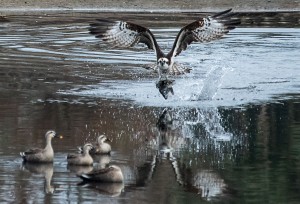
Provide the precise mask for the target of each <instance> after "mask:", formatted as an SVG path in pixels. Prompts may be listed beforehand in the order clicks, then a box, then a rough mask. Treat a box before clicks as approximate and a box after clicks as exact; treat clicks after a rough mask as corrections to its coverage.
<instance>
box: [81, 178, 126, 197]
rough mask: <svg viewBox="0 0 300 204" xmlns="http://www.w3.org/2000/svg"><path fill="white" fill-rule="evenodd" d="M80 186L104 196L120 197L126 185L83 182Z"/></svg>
mask: <svg viewBox="0 0 300 204" xmlns="http://www.w3.org/2000/svg"><path fill="white" fill-rule="evenodd" d="M78 185H79V186H82V187H85V188H89V189H91V190H94V191H96V192H98V193H100V194H102V195H107V196H111V197H117V196H120V195H121V193H122V192H123V190H124V183H99V182H85V181H83V182H81V183H79V184H78Z"/></svg>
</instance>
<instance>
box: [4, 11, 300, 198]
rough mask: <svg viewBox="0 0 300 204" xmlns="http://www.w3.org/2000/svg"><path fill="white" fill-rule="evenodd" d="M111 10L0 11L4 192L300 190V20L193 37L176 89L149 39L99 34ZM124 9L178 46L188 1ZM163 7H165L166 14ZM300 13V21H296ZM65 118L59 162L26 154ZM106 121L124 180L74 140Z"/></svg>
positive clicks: (234, 194) (86, 194) (233, 193)
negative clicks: (117, 44)
mask: <svg viewBox="0 0 300 204" xmlns="http://www.w3.org/2000/svg"><path fill="white" fill-rule="evenodd" d="M113 15H114V14H110V13H104V14H97V15H96V14H95V13H77V14H70V13H66V14H53V13H52V14H51V13H50V14H47V15H46V14H37V13H36V14H32V15H25V16H18V15H12V16H7V18H6V19H1V21H0V83H1V86H0V93H1V94H0V115H1V117H0V141H1V142H0V155H1V156H0V202H1V203H2V202H8V203H43V202H44V203H70V202H72V203H93V202H95V203H96V202H102V203H201V202H203V203H208V202H212V203H263V202H265V203H298V202H300V97H299V96H300V95H299V91H300V72H299V67H300V54H299V50H300V29H299V28H297V26H296V28H291V27H295V26H294V25H293V26H289V25H283V26H278V25H272V24H268V26H265V25H264V26H261V27H259V26H257V25H256V23H254V24H253V25H254V26H251V25H249V24H248V23H247V18H246V17H245V19H244V20H243V22H244V25H243V26H241V28H238V29H236V30H234V31H233V32H231V33H230V34H229V35H228V36H226V38H223V39H222V40H219V41H216V42H213V43H207V44H201V45H199V44H194V45H192V46H191V47H189V48H188V50H187V51H185V52H183V53H182V55H180V56H179V57H178V58H177V59H176V60H177V62H179V63H181V64H183V65H185V66H188V67H190V68H192V69H193V70H192V72H191V73H190V74H187V75H185V76H182V77H179V78H177V79H176V84H175V85H174V86H173V88H174V92H175V93H174V95H173V96H170V97H169V99H168V100H165V99H164V98H163V97H162V96H161V95H160V93H159V92H158V90H157V89H156V87H155V81H156V76H155V75H154V74H153V73H151V72H149V71H147V70H145V69H144V68H142V67H143V66H144V65H146V64H151V63H154V61H155V59H154V54H153V53H152V52H151V51H147V50H146V49H145V48H143V47H138V48H134V49H130V50H118V49H111V48H109V47H106V46H103V45H99V44H98V43H97V42H98V40H96V39H95V38H94V37H93V36H90V35H89V34H88V31H87V28H88V24H89V23H90V22H92V21H93V19H94V18H96V17H101V16H113ZM120 15H121V16H120V17H125V18H126V17H127V18H131V19H137V20H136V22H138V23H140V24H143V25H146V26H150V27H151V28H153V29H152V30H153V32H154V34H155V35H156V36H157V38H158V41H159V43H160V44H161V45H162V47H163V48H165V49H166V50H168V49H170V47H171V46H172V43H173V39H174V38H175V36H176V34H177V32H178V30H179V28H178V25H177V23H178V24H179V27H180V26H182V25H184V24H186V23H187V22H190V21H191V19H194V18H193V15H191V14H186V15H184V14H182V15H179V16H178V17H176V15H175V14H174V15H169V16H163V15H154V14H151V15H146V14H145V15H142V14H139V15H135V14H126V15H125V14H124V15H123V16H122V14H120ZM157 19H162V20H161V21H155V20H157ZM298 27H299V26H298ZM48 129H55V130H56V131H57V132H59V133H60V134H62V135H64V138H63V139H61V140H59V139H57V140H53V147H54V149H55V152H56V154H55V162H54V164H53V165H22V161H21V158H20V156H19V152H20V151H24V150H26V149H27V148H29V147H32V146H34V147H42V146H43V145H44V134H45V132H46V130H48ZM99 134H106V135H107V136H108V137H109V138H110V139H111V140H112V142H111V144H112V147H113V152H112V154H111V156H110V157H97V158H95V161H96V163H95V164H94V166H97V165H99V163H101V162H103V161H105V162H106V163H108V162H110V163H111V164H116V165H118V166H120V167H121V169H122V171H123V173H124V176H125V181H124V184H111V185H104V184H95V183H92V184H86V185H82V184H81V183H80V182H81V180H80V179H79V178H78V177H76V174H77V173H80V172H88V171H90V170H91V169H92V167H87V168H82V167H81V168H69V167H67V163H66V156H67V154H68V153H73V152H74V151H75V150H76V148H77V146H80V145H82V144H83V143H85V142H87V141H94V140H95V138H96V137H97V136H98V135H99Z"/></svg>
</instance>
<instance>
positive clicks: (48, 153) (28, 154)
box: [20, 130, 57, 163]
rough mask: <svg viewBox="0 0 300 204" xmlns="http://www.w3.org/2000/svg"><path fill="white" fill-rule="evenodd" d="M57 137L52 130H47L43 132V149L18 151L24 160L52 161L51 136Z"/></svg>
mask: <svg viewBox="0 0 300 204" xmlns="http://www.w3.org/2000/svg"><path fill="white" fill-rule="evenodd" d="M54 137H57V134H56V132H55V131H54V130H49V131H47V132H46V134H45V138H46V147H45V148H44V149H40V148H32V149H29V150H27V151H25V152H20V155H21V157H22V158H23V161H24V162H37V163H43V162H53V157H54V151H53V148H52V145H51V140H52V138H54Z"/></svg>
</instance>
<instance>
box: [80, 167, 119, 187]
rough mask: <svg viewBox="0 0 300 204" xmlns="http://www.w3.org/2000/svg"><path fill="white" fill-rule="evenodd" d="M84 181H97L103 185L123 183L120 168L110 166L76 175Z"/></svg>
mask: <svg viewBox="0 0 300 204" xmlns="http://www.w3.org/2000/svg"><path fill="white" fill-rule="evenodd" d="M78 176H79V177H80V178H81V179H83V180H84V181H97V182H103V183H121V182H123V180H124V178H123V173H122V171H121V169H120V167H118V166H116V165H111V166H109V167H107V168H104V169H95V170H93V171H91V172H89V173H86V174H81V175H78Z"/></svg>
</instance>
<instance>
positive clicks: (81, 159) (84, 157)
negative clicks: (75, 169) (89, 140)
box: [67, 144, 94, 166]
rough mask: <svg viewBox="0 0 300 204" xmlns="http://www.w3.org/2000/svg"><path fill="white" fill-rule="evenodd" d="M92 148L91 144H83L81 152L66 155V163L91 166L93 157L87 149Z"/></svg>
mask: <svg viewBox="0 0 300 204" xmlns="http://www.w3.org/2000/svg"><path fill="white" fill-rule="evenodd" d="M92 148H93V146H92V145H91V144H85V145H84V146H83V153H81V154H69V155H68V156H67V161H68V165H79V166H91V165H93V162H94V160H93V158H92V157H91V155H90V153H89V151H90V150H91V149H92Z"/></svg>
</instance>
